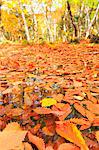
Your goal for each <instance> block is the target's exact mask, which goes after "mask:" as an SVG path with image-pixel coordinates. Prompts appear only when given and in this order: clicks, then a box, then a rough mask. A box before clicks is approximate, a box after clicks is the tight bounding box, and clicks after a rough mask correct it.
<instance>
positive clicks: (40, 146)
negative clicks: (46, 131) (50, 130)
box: [28, 132, 45, 150]
mask: <svg viewBox="0 0 99 150" xmlns="http://www.w3.org/2000/svg"><path fill="white" fill-rule="evenodd" d="M28 139H29V141H30V142H32V143H33V144H35V145H36V146H37V148H38V149H39V150H45V143H44V141H43V139H42V138H39V137H37V136H35V135H33V134H31V132H28Z"/></svg>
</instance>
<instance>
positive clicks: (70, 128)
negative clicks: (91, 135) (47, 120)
mask: <svg viewBox="0 0 99 150" xmlns="http://www.w3.org/2000/svg"><path fill="white" fill-rule="evenodd" d="M56 132H57V133H58V134H59V135H60V136H62V137H64V138H65V139H67V140H68V141H70V142H72V143H74V144H76V145H77V146H79V147H80V148H82V149H83V150H88V147H87V145H86V143H85V140H84V139H83V137H82V135H81V132H80V131H79V130H78V129H77V127H76V126H75V125H74V124H73V123H70V122H62V121H57V122H56Z"/></svg>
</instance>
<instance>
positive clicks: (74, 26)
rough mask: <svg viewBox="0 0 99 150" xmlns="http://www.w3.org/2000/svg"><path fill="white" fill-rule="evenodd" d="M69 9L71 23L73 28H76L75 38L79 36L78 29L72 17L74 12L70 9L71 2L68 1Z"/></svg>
mask: <svg viewBox="0 0 99 150" xmlns="http://www.w3.org/2000/svg"><path fill="white" fill-rule="evenodd" d="M67 9H68V12H69V15H70V19H71V22H72V25H73V28H74V33H75V37H77V36H78V34H77V27H76V25H75V23H74V21H73V16H72V12H71V8H70V4H69V1H68V0H67Z"/></svg>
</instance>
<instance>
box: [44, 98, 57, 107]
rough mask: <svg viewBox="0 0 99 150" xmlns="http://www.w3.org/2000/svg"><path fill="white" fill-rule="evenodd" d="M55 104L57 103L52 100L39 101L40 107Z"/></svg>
mask: <svg viewBox="0 0 99 150" xmlns="http://www.w3.org/2000/svg"><path fill="white" fill-rule="evenodd" d="M56 103H57V101H56V100H55V99H53V98H44V99H42V100H41V104H42V107H47V106H52V105H54V104H56Z"/></svg>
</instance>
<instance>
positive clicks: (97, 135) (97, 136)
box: [96, 131, 99, 142]
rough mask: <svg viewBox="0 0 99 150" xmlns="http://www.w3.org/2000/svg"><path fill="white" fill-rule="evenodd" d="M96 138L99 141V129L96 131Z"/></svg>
mask: <svg viewBox="0 0 99 150" xmlns="http://www.w3.org/2000/svg"><path fill="white" fill-rule="evenodd" d="M96 139H97V141H98V142H99V131H96Z"/></svg>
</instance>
